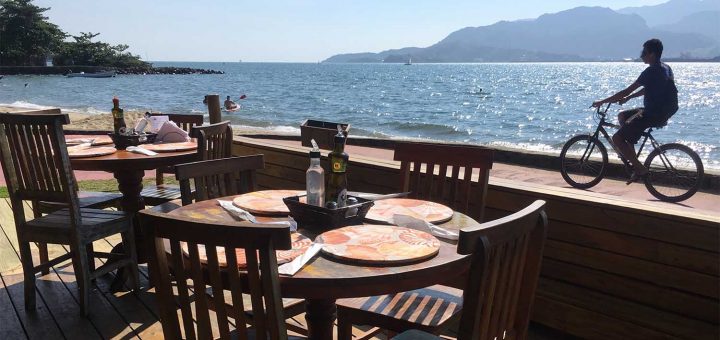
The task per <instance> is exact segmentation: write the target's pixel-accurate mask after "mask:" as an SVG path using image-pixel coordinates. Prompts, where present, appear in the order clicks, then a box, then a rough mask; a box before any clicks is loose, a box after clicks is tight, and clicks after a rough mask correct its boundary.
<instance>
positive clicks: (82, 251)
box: [72, 243, 90, 316]
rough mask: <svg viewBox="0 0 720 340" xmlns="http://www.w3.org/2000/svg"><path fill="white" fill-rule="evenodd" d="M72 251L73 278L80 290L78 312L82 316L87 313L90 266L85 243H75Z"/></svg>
mask: <svg viewBox="0 0 720 340" xmlns="http://www.w3.org/2000/svg"><path fill="white" fill-rule="evenodd" d="M72 248H75V249H72V251H73V260H72V262H73V267H74V268H75V279H76V280H77V284H78V288H79V290H80V292H79V295H80V312H81V313H82V314H83V315H84V316H88V314H89V308H88V306H89V300H90V267H89V265H88V257H87V247H86V245H85V244H82V243H78V244H75V245H74V247H72Z"/></svg>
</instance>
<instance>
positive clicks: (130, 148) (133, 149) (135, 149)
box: [125, 146, 157, 156]
mask: <svg viewBox="0 0 720 340" xmlns="http://www.w3.org/2000/svg"><path fill="white" fill-rule="evenodd" d="M125 150H127V151H130V152H134V153H140V154H143V155H145V156H155V155H157V152H155V151H152V150H148V149H145V148H143V147H140V146H128V147H127V148H125Z"/></svg>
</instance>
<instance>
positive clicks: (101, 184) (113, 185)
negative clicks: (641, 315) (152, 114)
mask: <svg viewBox="0 0 720 340" xmlns="http://www.w3.org/2000/svg"><path fill="white" fill-rule="evenodd" d="M165 184H178V181H177V180H176V179H175V178H172V177H167V176H166V177H165ZM150 185H155V178H154V177H151V178H146V179H144V180H143V186H150ZM78 187H79V188H80V190H81V191H100V192H118V184H117V181H116V180H114V179H93V180H86V181H79V182H78ZM8 197H10V196H9V195H8V190H7V187H0V198H8Z"/></svg>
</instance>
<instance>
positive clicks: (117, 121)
mask: <svg viewBox="0 0 720 340" xmlns="http://www.w3.org/2000/svg"><path fill="white" fill-rule="evenodd" d="M112 102H113V108H112V110H110V112H112V116H113V131H114V132H115V134H116V135H119V134H120V128H124V127H125V114H124V112H123V109H121V108H120V100H119V99H118V97H113V100H112Z"/></svg>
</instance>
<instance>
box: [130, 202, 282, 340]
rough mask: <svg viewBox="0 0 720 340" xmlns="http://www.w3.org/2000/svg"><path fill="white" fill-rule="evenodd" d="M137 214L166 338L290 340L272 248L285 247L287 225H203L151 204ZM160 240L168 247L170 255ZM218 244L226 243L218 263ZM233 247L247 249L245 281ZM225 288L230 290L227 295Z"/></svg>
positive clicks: (223, 244) (275, 259)
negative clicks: (148, 245) (148, 246)
mask: <svg viewBox="0 0 720 340" xmlns="http://www.w3.org/2000/svg"><path fill="white" fill-rule="evenodd" d="M139 215H140V222H141V224H142V226H143V228H144V229H146V230H147V231H148V233H149V235H151V236H152V239H153V240H154V242H152V245H153V248H154V251H153V252H152V254H151V258H150V265H151V271H152V278H153V279H154V280H155V287H156V291H157V306H158V309H159V311H160V320H161V323H162V328H163V333H164V335H165V338H166V339H183V338H184V339H196V338H199V339H211V338H217V337H218V336H219V337H220V338H221V339H230V338H239V339H247V338H252V339H255V338H257V339H266V338H270V339H287V338H288V335H287V330H286V328H285V323H284V318H283V314H282V302H281V298H280V285H279V282H278V281H279V279H278V272H277V258H276V256H275V251H276V250H287V249H291V239H290V228H289V227H288V226H282V225H276V224H267V225H261V224H251V223H249V222H235V223H217V222H215V223H203V222H200V221H197V220H189V219H185V218H182V217H175V216H172V215H168V214H165V213H162V212H157V211H152V210H144V211H141V212H140V214H139ZM163 239H167V240H168V241H164V240H163ZM165 242H169V245H170V248H171V253H172V255H171V257H170V259H168V257H167V255H166V252H165V246H164V244H165ZM181 242H183V243H186V244H187V247H188V251H187V254H188V255H187V256H186V255H183V250H182V248H181ZM199 245H203V246H204V247H205V250H206V253H207V263H206V264H201V262H200V256H199V249H198V246H199ZM216 247H224V249H225V254H226V255H227V257H226V263H227V265H225V266H223V265H221V264H219V261H218V254H217V250H216V249H217V248H216ZM236 249H243V250H244V251H245V254H246V258H247V264H248V266H247V270H246V271H247V275H246V279H245V278H241V276H240V273H239V271H238V266H237V263H238V259H237V256H236V252H235V250H236ZM256 252H257V253H256ZM188 279H189V280H191V286H192V290H193V291H194V292H204V291H207V290H210V291H212V293H213V294H212V297H210V295H206V294H194V296H192V292H189V289H188V288H189V287H188V286H189V285H188ZM173 282H175V283H176V287H174V286H173ZM208 287H209V288H208ZM224 291H229V292H230V295H231V296H230V297H229V298H226V295H225V294H224ZM242 292H249V294H250V296H251V299H250V300H251V303H250V305H251V306H245V305H244V302H243V297H242ZM226 300H227V301H226ZM211 304H213V305H216V306H225V305H227V306H231V308H232V312H231V313H228V311H227V310H226V309H224V308H217V309H216V310H215V311H212V310H211V309H210V305H211ZM178 306H179V309H180V313H178ZM246 307H250V309H251V310H252V313H253V320H252V322H253V328H252V329H247V328H246V324H247V323H248V322H247V320H245V318H244V317H245V315H246V314H245V313H244V312H243V311H244V309H245V308H246ZM178 315H180V317H179V318H178ZM230 317H233V318H235V320H234V322H230V320H229V318H230ZM249 333H250V334H249Z"/></svg>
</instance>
